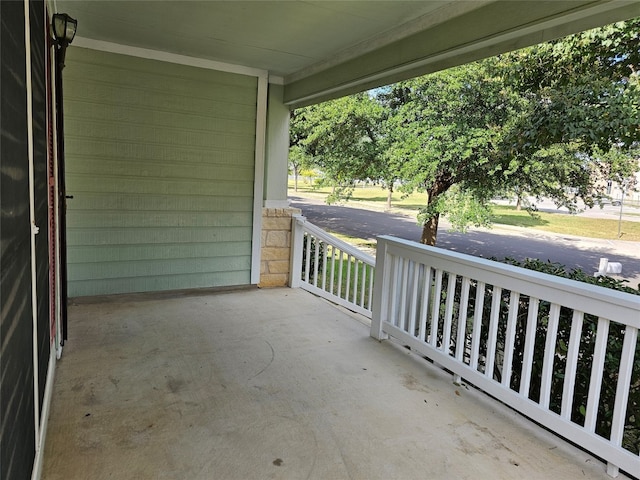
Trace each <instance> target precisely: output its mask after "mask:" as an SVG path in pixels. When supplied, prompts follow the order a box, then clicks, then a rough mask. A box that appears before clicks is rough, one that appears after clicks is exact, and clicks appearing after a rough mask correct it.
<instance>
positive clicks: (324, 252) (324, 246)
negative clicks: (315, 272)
mask: <svg viewBox="0 0 640 480" xmlns="http://www.w3.org/2000/svg"><path fill="white" fill-rule="evenodd" d="M328 248H329V247H328V246H327V242H324V243H323V244H322V290H324V291H325V292H326V291H327V249H328Z"/></svg>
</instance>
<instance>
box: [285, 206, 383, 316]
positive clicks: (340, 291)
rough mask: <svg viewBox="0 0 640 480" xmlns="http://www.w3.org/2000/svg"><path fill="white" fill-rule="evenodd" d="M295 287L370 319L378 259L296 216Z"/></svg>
mask: <svg viewBox="0 0 640 480" xmlns="http://www.w3.org/2000/svg"><path fill="white" fill-rule="evenodd" d="M291 245H292V252H291V277H290V281H289V285H290V286H291V287H292V288H298V287H300V288H303V289H305V290H307V291H309V292H311V293H313V294H315V295H318V296H321V297H324V298H327V299H329V300H331V301H332V302H334V303H337V304H338V305H342V306H344V307H346V308H348V309H350V310H352V311H354V312H358V313H360V314H362V315H365V316H367V317H369V318H371V302H372V293H373V276H374V266H375V258H374V257H372V256H371V255H367V254H366V253H364V252H362V251H360V250H358V249H357V248H355V247H354V246H352V245H349V244H348V243H346V242H343V241H342V240H340V239H338V238H336V237H334V236H332V235H330V234H329V233H327V232H325V231H324V230H322V229H321V228H319V227H317V226H315V225H313V224H312V223H310V222H307V221H306V219H305V218H304V217H303V216H301V215H294V216H293V226H292V229H291Z"/></svg>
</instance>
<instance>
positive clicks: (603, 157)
mask: <svg viewBox="0 0 640 480" xmlns="http://www.w3.org/2000/svg"><path fill="white" fill-rule="evenodd" d="M639 31H640V20H638V19H636V20H633V21H629V22H620V23H617V24H614V25H610V26H608V27H604V28H601V29H596V30H591V31H588V32H584V33H581V34H578V35H574V36H572V37H567V38H564V39H560V40H557V41H555V42H550V43H546V44H542V45H538V46H535V47H531V48H527V49H524V50H520V51H517V52H512V53H509V54H505V55H501V56H498V57H494V58H490V59H486V60H483V61H480V62H476V63H474V64H470V65H465V66H461V67H456V68H452V69H449V70H447V71H443V72H438V73H435V74H431V75H428V76H425V77H421V78H417V79H413V80H409V81H406V82H401V83H398V84H395V85H392V86H389V87H386V88H383V89H379V90H378V91H377V98H374V97H373V95H371V94H358V95H356V96H353V97H347V98H344V99H339V100H336V101H333V102H329V103H327V104H323V105H316V106H314V107H308V108H307V109H306V110H305V113H304V118H305V121H306V122H307V123H306V124H305V125H306V126H305V128H309V129H311V130H307V134H306V135H307V136H306V137H305V139H304V141H303V142H302V143H303V145H304V149H305V152H306V153H307V154H308V155H310V156H312V157H313V158H314V161H315V162H316V163H317V164H318V166H319V167H320V168H321V169H322V170H323V171H324V173H325V175H326V178H327V179H328V180H329V181H330V182H331V183H332V184H333V185H334V186H337V189H336V190H335V191H334V195H333V196H332V198H334V199H335V198H336V197H339V196H344V197H348V196H349V195H350V193H351V190H352V188H353V182H354V181H355V180H365V179H374V180H375V181H378V182H380V183H382V184H383V185H385V186H386V187H387V188H388V189H389V190H390V194H391V192H392V190H393V188H394V185H396V183H399V184H401V187H400V188H401V190H402V191H404V192H407V193H408V192H411V191H414V190H419V191H424V192H426V193H427V194H428V200H427V205H426V206H425V208H423V209H422V210H421V212H420V214H419V220H420V222H421V223H422V225H423V234H422V239H421V241H422V242H423V243H427V244H430V245H434V244H435V243H436V237H437V229H438V223H439V218H440V216H441V215H447V216H448V217H449V219H450V220H451V221H452V224H453V226H454V227H456V228H459V229H464V228H465V227H466V226H467V225H485V224H488V223H489V221H490V211H489V207H488V202H489V200H490V199H491V198H492V197H493V196H494V195H495V194H497V193H504V192H516V194H517V195H518V196H519V197H522V198H524V197H525V196H528V195H533V196H536V197H542V196H545V197H550V198H552V199H553V200H554V201H555V202H556V204H557V205H558V206H565V207H567V208H569V209H570V210H572V211H575V210H576V209H577V207H578V201H579V200H581V201H582V202H584V203H585V204H586V205H588V206H593V205H594V204H595V203H597V202H600V201H601V199H602V197H603V195H604V185H605V182H601V183H600V185H599V182H600V181H601V180H604V179H608V178H617V177H620V178H623V177H625V176H629V175H630V174H631V173H633V172H634V171H635V170H637V160H635V157H634V155H632V149H633V148H634V147H637V145H638V143H639V142H640V107H639V105H640V85H639V83H640V82H639V76H638V65H639V64H640V41H639V34H638V32H639Z"/></svg>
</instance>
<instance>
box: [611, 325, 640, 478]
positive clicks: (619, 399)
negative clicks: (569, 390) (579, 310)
mask: <svg viewBox="0 0 640 480" xmlns="http://www.w3.org/2000/svg"><path fill="white" fill-rule="evenodd" d="M637 343H638V329H637V328H634V327H632V326H630V325H627V326H626V327H625V330H624V342H623V344H622V353H621V357H620V368H619V370H618V384H617V385H616V400H615V404H614V407H613V419H612V420H611V438H610V442H611V443H613V444H614V445H615V446H616V447H619V446H621V445H622V437H623V434H624V424H625V423H626V420H627V405H628V402H629V390H630V389H631V377H632V374H633V363H634V357H635V350H636V345H637ZM607 473H608V474H609V475H611V476H614V477H615V476H617V474H618V467H617V466H615V465H612V464H611V463H609V464H607Z"/></svg>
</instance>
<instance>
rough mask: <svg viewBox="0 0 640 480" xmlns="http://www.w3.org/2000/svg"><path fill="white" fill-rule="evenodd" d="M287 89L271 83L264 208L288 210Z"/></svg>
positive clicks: (268, 98) (268, 99) (268, 100)
mask: <svg viewBox="0 0 640 480" xmlns="http://www.w3.org/2000/svg"><path fill="white" fill-rule="evenodd" d="M283 96H284V87H283V86H282V85H278V84H275V83H269V93H268V97H267V102H268V103H267V104H268V110H267V112H268V113H267V151H266V162H265V175H264V178H265V182H264V207H266V208H288V207H289V202H288V201H287V178H288V166H289V107H287V106H286V105H285V104H284V102H283Z"/></svg>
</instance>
